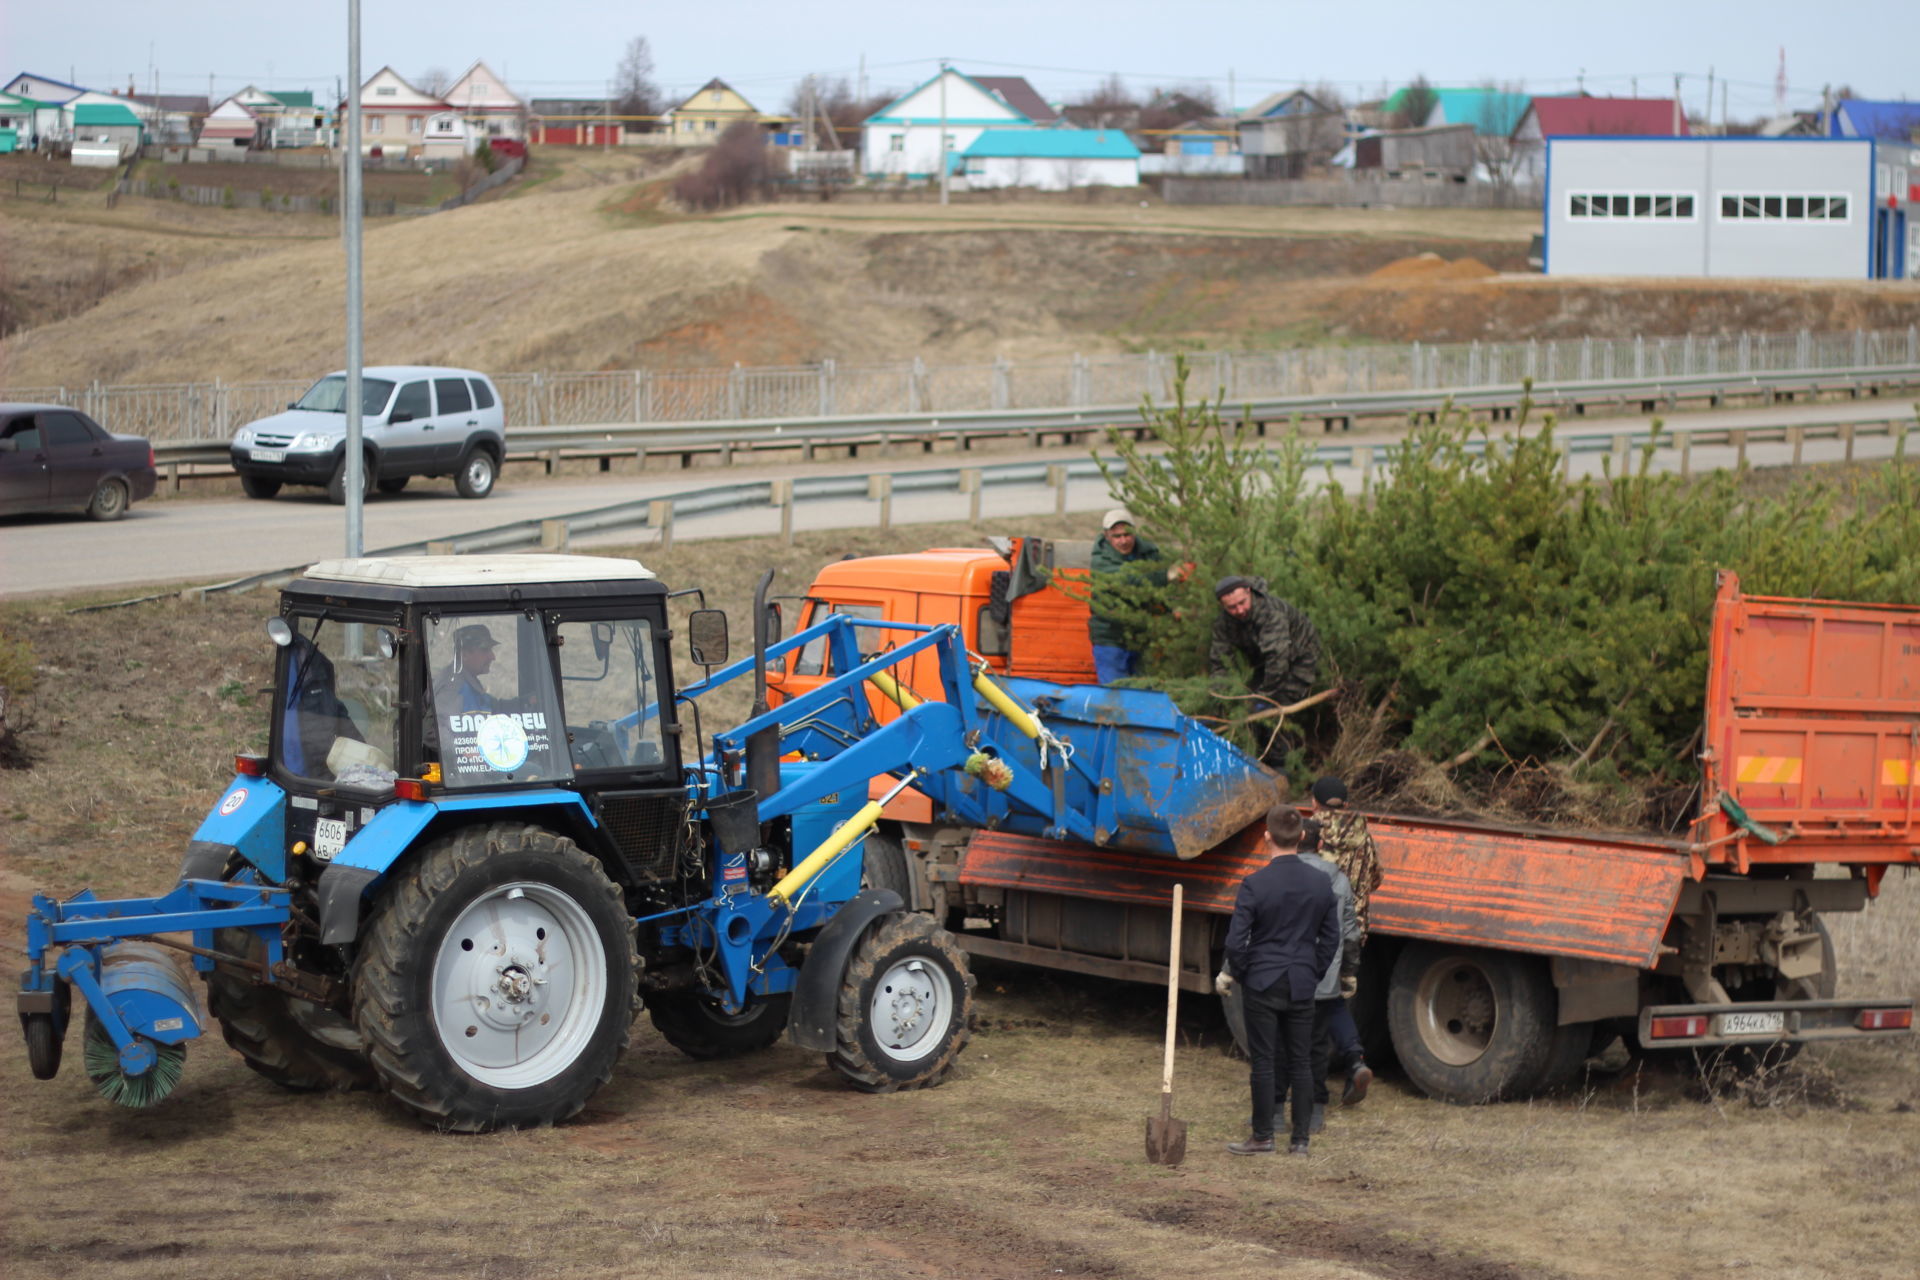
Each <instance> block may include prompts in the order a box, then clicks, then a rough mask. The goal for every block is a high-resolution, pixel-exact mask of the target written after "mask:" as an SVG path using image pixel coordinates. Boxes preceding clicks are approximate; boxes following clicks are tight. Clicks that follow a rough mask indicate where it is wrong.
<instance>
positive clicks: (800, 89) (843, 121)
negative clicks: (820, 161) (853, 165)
mask: <svg viewBox="0 0 1920 1280" xmlns="http://www.w3.org/2000/svg"><path fill="white" fill-rule="evenodd" d="M809 92H811V93H812V95H813V111H814V115H815V117H816V118H824V119H825V121H826V122H827V123H828V124H830V125H831V126H832V129H831V130H828V129H824V128H821V127H820V126H819V125H815V126H814V127H815V129H816V131H817V132H818V133H819V134H820V139H819V141H820V143H821V145H823V146H825V145H828V143H829V140H830V139H832V140H835V141H837V142H838V143H839V144H840V145H841V146H844V147H853V146H857V145H858V143H857V142H856V141H855V140H856V139H858V138H859V136H860V126H861V125H863V124H865V123H866V121H867V117H869V116H872V115H877V114H878V113H879V111H880V109H881V108H882V107H884V106H886V105H887V104H888V103H889V102H892V101H893V100H894V99H895V98H897V97H899V96H900V95H899V94H898V93H896V92H893V91H890V90H889V91H885V92H881V93H877V94H871V95H869V96H867V97H865V98H862V97H860V96H859V95H858V94H856V93H855V92H854V88H853V83H852V82H851V81H850V80H848V79H847V78H846V77H845V76H820V75H811V76H807V77H806V78H805V79H803V80H801V82H800V83H799V84H797V85H795V86H794V89H793V95H792V96H791V97H790V98H788V100H787V114H788V115H790V116H792V117H793V118H794V119H796V120H798V119H801V118H803V117H804V116H805V115H806V109H805V108H806V103H807V95H808V93H809Z"/></svg>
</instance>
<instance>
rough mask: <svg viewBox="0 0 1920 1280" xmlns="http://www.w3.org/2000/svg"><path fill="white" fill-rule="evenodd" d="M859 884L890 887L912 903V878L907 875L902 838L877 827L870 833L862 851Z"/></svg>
mask: <svg viewBox="0 0 1920 1280" xmlns="http://www.w3.org/2000/svg"><path fill="white" fill-rule="evenodd" d="M860 885H861V888H863V889H891V890H893V891H894V892H895V893H897V894H899V895H900V901H902V902H904V903H906V904H907V905H908V906H912V905H913V881H912V879H911V877H909V876H908V874H907V849H906V846H905V845H903V844H901V843H900V837H899V836H897V835H893V834H891V833H889V832H886V831H883V830H880V829H877V828H876V829H875V830H873V831H869V832H868V833H867V841H866V845H865V847H864V848H862V849H861V851H860Z"/></svg>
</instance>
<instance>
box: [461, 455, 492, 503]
mask: <svg viewBox="0 0 1920 1280" xmlns="http://www.w3.org/2000/svg"><path fill="white" fill-rule="evenodd" d="M499 471H500V465H499V464H498V463H497V462H495V461H494V460H493V455H492V454H490V453H488V452H487V451H486V450H485V449H469V450H467V456H466V457H464V458H462V459H461V460H460V470H459V471H457V472H455V473H454V477H453V487H454V490H455V492H457V493H458V494H459V495H460V496H461V497H463V498H484V497H486V496H487V495H488V494H490V493H492V492H493V481H494V477H495V476H497V475H498V474H499Z"/></svg>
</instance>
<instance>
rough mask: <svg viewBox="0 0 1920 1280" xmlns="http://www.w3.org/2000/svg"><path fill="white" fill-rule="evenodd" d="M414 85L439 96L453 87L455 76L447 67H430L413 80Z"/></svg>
mask: <svg viewBox="0 0 1920 1280" xmlns="http://www.w3.org/2000/svg"><path fill="white" fill-rule="evenodd" d="M413 87H414V88H416V89H418V90H419V91H420V92H422V93H426V94H431V95H433V96H434V97H436V98H438V97H440V96H441V95H442V94H444V93H446V91H447V90H449V89H451V88H453V76H452V74H451V73H450V72H448V70H447V69H446V68H445V67H428V68H427V69H426V70H425V71H422V72H421V73H420V76H419V78H418V79H416V80H415V81H414V82H413Z"/></svg>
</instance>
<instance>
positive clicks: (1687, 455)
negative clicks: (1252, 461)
mask: <svg viewBox="0 0 1920 1280" xmlns="http://www.w3.org/2000/svg"><path fill="white" fill-rule="evenodd" d="M1912 425H1913V424H1912V423H1911V422H1909V421H1908V420H1906V419H1899V418H1884V419H1880V420H1878V421H1869V422H1819V423H1801V424H1775V425H1770V426H1765V427H1724V426H1711V427H1709V426H1700V427H1682V428H1679V429H1677V430H1676V429H1671V428H1662V429H1661V430H1660V431H1659V432H1658V433H1657V434H1656V433H1655V432H1654V431H1652V430H1651V429H1649V430H1647V431H1644V432H1633V431H1619V432H1590V433H1587V434H1583V435H1575V436H1564V437H1561V438H1560V441H1559V443H1560V446H1561V448H1562V451H1563V455H1564V459H1563V465H1565V466H1566V467H1567V468H1568V469H1571V467H1572V462H1573V458H1574V456H1575V455H1577V454H1595V453H1606V454H1611V455H1612V456H1613V457H1615V458H1617V459H1619V460H1620V461H1621V462H1622V463H1623V464H1624V463H1625V461H1626V460H1627V458H1628V456H1629V455H1631V454H1632V453H1633V452H1634V451H1636V450H1638V449H1641V448H1644V447H1646V446H1647V445H1648V444H1650V443H1651V444H1654V445H1655V446H1657V447H1666V448H1672V449H1676V450H1678V451H1679V452H1680V467H1679V469H1680V471H1681V474H1683V475H1685V474H1689V472H1690V470H1691V457H1692V451H1693V450H1694V449H1695V448H1697V447H1700V446H1709V445H1721V446H1724V447H1728V448H1733V449H1735V450H1737V458H1736V465H1737V466H1745V465H1746V463H1747V451H1748V449H1749V447H1750V446H1752V445H1755V444H1761V443H1768V442H1775V441H1777V442H1780V443H1783V444H1788V445H1791V446H1793V451H1794V452H1793V464H1794V465H1796V466H1798V465H1800V463H1801V447H1802V445H1803V444H1804V443H1805V442H1806V441H1807V440H1820V439H1835V440H1840V441H1843V442H1844V443H1845V445H1846V452H1845V455H1844V459H1843V460H1844V461H1852V459H1853V446H1854V441H1855V439H1856V438H1857V437H1859V436H1862V435H1866V436H1877V435H1878V436H1891V437H1893V438H1894V439H1895V440H1896V441H1899V442H1902V443H1904V440H1905V437H1906V435H1907V433H1908V431H1909V430H1910V429H1911V427H1912ZM1397 443H1398V442H1396V441H1375V442H1365V441H1352V442H1343V443H1335V444H1324V445H1320V446H1318V447H1317V448H1315V450H1314V451H1313V455H1312V462H1313V463H1314V464H1315V465H1318V466H1324V467H1328V468H1333V467H1348V468H1357V469H1358V470H1359V471H1360V479H1361V484H1362V486H1363V487H1364V486H1365V485H1367V484H1368V483H1369V482H1370V477H1371V476H1372V474H1373V472H1374V471H1375V469H1376V468H1378V467H1379V466H1381V465H1383V464H1386V463H1389V462H1391V460H1392V451H1393V450H1394V448H1395V447H1396V446H1397ZM1495 444H1496V447H1497V441H1496V442H1495ZM1467 447H1468V449H1469V451H1478V450H1481V449H1483V448H1485V447H1487V446H1486V442H1484V441H1472V442H1470V443H1469V444H1468V446H1467ZM1106 462H1107V468H1108V470H1109V471H1111V472H1113V473H1114V474H1120V475H1124V474H1125V473H1126V470H1127V468H1126V464H1125V463H1124V462H1122V461H1120V460H1119V459H1117V458H1115V459H1107V460H1106ZM1100 474H1101V470H1100V463H1099V462H1098V461H1096V460H1094V459H1092V458H1082V459H1079V460H1077V461H1074V462H1065V463H1061V462H1010V463H1002V464H998V465H993V466H983V467H937V468H930V469H926V470H916V471H891V472H874V473H872V474H865V473H863V474H858V475H827V476H800V477H793V478H790V479H773V480H748V481H741V482H737V483H734V484H720V485H711V486H709V487H707V488H704V489H696V490H692V491H690V492H686V493H679V494H675V495H673V496H672V497H666V498H641V499H636V500H634V501H631V502H617V503H613V504H612V505H610V506H604V507H594V508H592V509H590V510H587V511H581V512H577V513H575V514H573V515H570V516H565V517H561V518H553V517H545V518H536V519H529V520H517V521H514V522H512V523H510V524H503V525H496V526H495V527H493V528H491V529H480V530H476V531H474V532H472V533H466V534H458V535H455V536H454V537H451V538H445V539H433V540H430V541H420V542H405V543H399V544H396V545H394V546H390V547H381V548H379V549H378V550H374V551H369V552H367V553H366V554H367V555H369V556H404V555H432V554H448V555H471V554H475V553H478V552H484V551H510V550H521V549H529V548H532V549H539V550H561V549H563V548H564V547H565V546H566V545H567V543H568V541H569V539H571V538H573V537H576V536H579V535H582V534H588V533H605V532H607V531H609V530H616V529H629V530H633V531H636V532H638V531H642V530H648V529H651V530H654V531H656V532H659V533H661V534H662V535H663V536H664V537H666V538H669V539H670V538H671V536H672V527H673V523H674V521H675V519H676V518H678V517H685V516H699V515H713V514H717V513H721V512H726V511H738V510H745V509H748V508H755V507H760V508H765V507H781V506H785V505H787V504H799V503H804V502H818V501H825V500H830V499H836V498H837V499H845V498H860V497H867V498H875V499H877V500H879V501H881V502H882V503H885V504H889V505H887V506H883V507H882V510H883V512H885V511H890V509H891V508H890V504H891V501H892V498H893V496H894V495H896V494H911V493H970V494H973V495H974V496H975V504H976V505H975V507H974V512H973V516H972V518H973V519H974V520H975V522H977V521H978V518H979V508H978V505H977V504H978V495H979V494H980V493H981V491H982V490H984V489H988V488H995V487H999V486H1002V485H1016V484H1024V485H1035V484H1043V485H1046V486H1048V487H1050V488H1053V489H1055V491H1056V492H1057V494H1058V495H1059V496H1058V499H1057V509H1058V510H1062V511H1064V510H1065V507H1066V489H1067V485H1068V484H1070V483H1071V482H1072V481H1074V480H1085V479H1092V478H1095V477H1098V476H1100ZM884 523H886V521H885V520H884V518H883V524H884ZM788 527H789V528H790V525H789V526H788ZM305 568H306V566H305V565H294V566H291V567H288V568H284V569H273V570H269V571H267V572H265V573H256V574H249V575H247V576H245V577H241V578H234V579H232V580H230V581H227V582H221V583H216V584H214V585H211V586H207V587H203V588H198V589H197V590H198V591H199V592H201V593H208V594H210V593H219V592H229V591H244V590H248V589H250V588H252V587H258V586H267V585H272V584H278V583H281V582H285V581H288V580H290V579H292V578H295V577H297V576H299V574H300V573H301V572H303V571H304V570H305ZM167 594H173V593H167ZM158 598H160V597H159V596H141V597H138V598H137V599H135V600H124V601H116V602H115V603H114V604H112V605H96V606H90V607H91V608H113V607H117V605H121V604H135V603H139V602H140V601H142V600H152V599H158Z"/></svg>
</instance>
